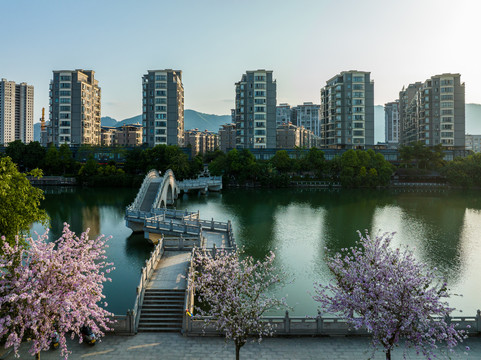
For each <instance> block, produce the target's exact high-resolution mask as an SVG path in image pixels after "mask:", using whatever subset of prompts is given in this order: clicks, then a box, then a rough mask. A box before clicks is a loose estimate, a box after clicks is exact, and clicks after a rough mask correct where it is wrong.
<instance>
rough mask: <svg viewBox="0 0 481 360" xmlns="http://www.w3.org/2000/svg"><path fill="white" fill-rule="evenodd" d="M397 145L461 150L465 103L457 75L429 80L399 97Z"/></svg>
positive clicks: (462, 146)
mask: <svg viewBox="0 0 481 360" xmlns="http://www.w3.org/2000/svg"><path fill="white" fill-rule="evenodd" d="M399 117H400V120H399V121H400V124H401V134H400V135H401V136H400V142H401V143H402V144H403V145H409V144H411V143H413V142H417V141H421V142H422V143H424V144H425V145H428V146H433V145H438V144H442V145H443V146H447V147H456V148H459V149H464V146H465V141H466V139H465V99H464V83H461V75H460V74H442V75H435V76H432V77H431V78H430V79H428V80H426V81H424V82H423V83H421V82H417V83H415V84H410V85H409V86H408V87H407V88H403V90H401V92H400V93H399Z"/></svg>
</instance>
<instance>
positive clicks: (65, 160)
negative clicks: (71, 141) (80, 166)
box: [58, 144, 74, 174]
mask: <svg viewBox="0 0 481 360" xmlns="http://www.w3.org/2000/svg"><path fill="white" fill-rule="evenodd" d="M58 157H59V166H60V168H61V169H62V173H63V174H65V173H70V172H71V170H72V169H73V164H74V160H73V156H72V151H71V150H70V147H69V146H68V145H67V144H62V145H60V147H59V149H58Z"/></svg>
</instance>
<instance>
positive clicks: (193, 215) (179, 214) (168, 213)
mask: <svg viewBox="0 0 481 360" xmlns="http://www.w3.org/2000/svg"><path fill="white" fill-rule="evenodd" d="M152 214H154V215H164V216H165V217H167V218H172V219H180V220H182V219H184V220H195V219H198V218H199V211H196V212H191V211H187V210H176V209H169V208H157V209H153V210H152Z"/></svg>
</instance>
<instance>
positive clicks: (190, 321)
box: [184, 286, 481, 336]
mask: <svg viewBox="0 0 481 360" xmlns="http://www.w3.org/2000/svg"><path fill="white" fill-rule="evenodd" d="M191 287H192V286H191ZM192 297H193V295H192ZM189 305H190V306H191V307H192V309H190V308H189V311H190V313H191V314H193V312H192V310H194V309H193V308H194V306H193V304H189ZM184 319H185V320H184V324H185V325H184V333H186V334H187V335H201V334H202V335H211V336H219V335H221V334H222V332H221V331H219V330H216V329H215V327H214V325H213V324H212V325H210V324H209V321H210V320H211V319H213V318H212V317H208V316H205V317H199V316H194V317H190V316H184ZM262 321H265V322H268V323H270V324H271V325H272V326H273V328H274V334H275V335H276V336H291V335H370V333H369V332H368V331H367V329H365V328H361V329H358V330H354V329H353V328H352V326H350V325H349V323H348V322H347V321H345V320H344V319H341V318H337V317H323V316H321V315H318V316H316V317H312V318H309V317H305V316H303V317H301V316H290V315H289V312H288V311H286V314H285V315H284V316H263V317H262ZM447 321H448V322H450V323H454V324H456V325H457V327H456V329H458V330H466V331H467V332H468V333H469V334H474V335H476V334H480V333H481V314H480V311H479V310H478V312H477V314H476V316H463V317H450V318H448V319H447Z"/></svg>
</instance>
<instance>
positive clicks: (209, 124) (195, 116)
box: [33, 110, 232, 141]
mask: <svg viewBox="0 0 481 360" xmlns="http://www.w3.org/2000/svg"><path fill="white" fill-rule="evenodd" d="M100 121H101V124H102V126H113V127H119V126H122V125H128V124H135V123H142V115H137V116H133V117H130V118H127V119H124V120H121V121H118V120H116V119H114V118H111V117H110V116H104V117H102V118H101V119H100ZM230 122H232V120H231V116H230V115H213V114H204V113H201V112H199V111H195V110H185V111H184V129H186V130H190V129H199V130H209V131H213V132H218V131H219V127H220V126H221V125H222V124H227V123H230ZM33 138H34V140H35V141H40V123H35V124H33Z"/></svg>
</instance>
